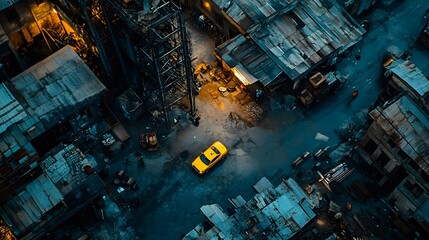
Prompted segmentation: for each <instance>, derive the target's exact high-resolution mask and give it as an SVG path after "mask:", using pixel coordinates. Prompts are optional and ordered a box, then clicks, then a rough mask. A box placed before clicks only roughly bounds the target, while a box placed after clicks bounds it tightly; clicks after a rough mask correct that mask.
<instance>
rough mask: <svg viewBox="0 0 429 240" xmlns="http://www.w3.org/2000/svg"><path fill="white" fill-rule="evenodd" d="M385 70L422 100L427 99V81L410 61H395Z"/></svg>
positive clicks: (428, 82)
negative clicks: (396, 77)
mask: <svg viewBox="0 0 429 240" xmlns="http://www.w3.org/2000/svg"><path fill="white" fill-rule="evenodd" d="M387 69H388V70H389V71H390V72H392V73H393V74H395V75H396V76H398V77H399V78H400V80H402V82H403V83H404V84H405V85H406V86H408V87H409V88H410V90H412V91H413V92H415V93H417V95H418V96H419V97H420V98H422V99H425V98H429V80H428V79H427V78H426V77H425V76H424V75H423V73H422V71H420V69H418V68H417V67H416V65H414V63H412V62H411V61H408V60H407V61H404V60H401V59H399V60H396V61H394V62H393V63H392V64H391V65H390V66H388V67H387Z"/></svg>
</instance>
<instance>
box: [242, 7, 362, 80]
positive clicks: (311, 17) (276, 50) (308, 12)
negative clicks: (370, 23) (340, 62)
mask: <svg viewBox="0 0 429 240" xmlns="http://www.w3.org/2000/svg"><path fill="white" fill-rule="evenodd" d="M328 3H329V4H328ZM248 33H249V35H250V36H251V38H252V39H253V40H254V41H255V42H256V43H257V44H258V45H259V46H260V47H261V48H262V49H263V50H264V51H265V52H266V53H267V54H268V56H270V58H271V59H272V60H273V61H274V62H275V63H276V64H277V65H278V66H279V67H280V68H281V69H282V70H283V71H284V72H285V73H286V74H287V75H288V76H289V78H291V79H292V80H296V79H299V78H300V77H302V76H303V75H304V74H305V73H306V72H308V71H309V70H310V69H311V68H312V67H314V66H315V65H317V64H318V63H320V62H321V60H323V59H325V58H326V57H327V56H329V55H330V54H332V53H333V52H335V51H337V50H338V51H339V53H341V52H342V51H344V50H346V49H347V48H349V47H351V46H353V45H354V44H355V43H356V42H358V41H359V40H360V39H361V38H362V34H363V33H364V30H363V29H362V28H361V27H360V26H359V24H357V23H356V22H355V21H354V20H352V18H351V17H350V16H349V15H348V14H347V13H346V12H345V11H344V10H343V9H342V8H341V7H340V6H339V5H338V4H336V3H335V4H334V3H332V2H330V1H329V0H326V1H323V3H322V2H320V1H318V0H315V1H314V0H303V1H301V2H300V3H298V4H297V5H296V6H295V7H294V8H293V10H291V11H288V12H285V13H284V14H281V15H278V16H277V17H275V18H274V19H273V20H271V21H269V22H267V23H265V24H261V25H256V26H253V27H252V28H251V29H250V30H249V31H248Z"/></svg>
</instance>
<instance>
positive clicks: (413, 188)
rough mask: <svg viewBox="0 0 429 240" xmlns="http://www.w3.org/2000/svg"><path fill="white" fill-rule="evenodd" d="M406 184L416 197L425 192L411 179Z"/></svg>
mask: <svg viewBox="0 0 429 240" xmlns="http://www.w3.org/2000/svg"><path fill="white" fill-rule="evenodd" d="M404 186H405V188H407V190H408V191H410V192H411V193H412V194H413V195H414V197H415V198H419V197H420V196H421V195H422V194H423V189H422V188H421V187H420V186H419V185H417V184H416V183H411V182H410V181H409V180H407V182H405V185H404Z"/></svg>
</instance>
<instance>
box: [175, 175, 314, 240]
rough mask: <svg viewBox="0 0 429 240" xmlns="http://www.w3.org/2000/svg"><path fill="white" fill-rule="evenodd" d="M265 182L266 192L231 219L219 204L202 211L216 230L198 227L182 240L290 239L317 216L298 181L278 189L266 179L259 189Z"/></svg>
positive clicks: (263, 191)
mask: <svg viewBox="0 0 429 240" xmlns="http://www.w3.org/2000/svg"><path fill="white" fill-rule="evenodd" d="M261 181H263V182H264V183H262V185H266V187H263V189H264V190H262V189H261V191H260V192H258V193H257V194H256V195H255V196H254V197H253V198H252V199H251V200H249V201H248V202H246V203H245V204H244V205H242V206H241V207H238V208H236V209H235V212H234V214H232V215H230V216H228V215H227V214H225V212H224V211H223V210H222V208H221V207H220V206H219V205H218V204H211V205H205V206H203V207H201V208H200V209H201V211H202V212H203V214H204V215H205V216H206V218H207V219H208V220H209V221H210V222H211V223H212V225H213V227H212V228H210V229H208V230H206V229H204V231H201V230H202V227H201V225H198V226H197V227H196V228H194V229H193V230H191V231H190V232H189V233H188V234H186V235H185V236H184V237H183V238H182V239H183V240H191V239H252V238H254V239H261V238H264V239H266V238H268V239H269V238H270V237H269V236H271V237H273V236H276V237H277V238H279V239H290V238H291V237H293V236H294V235H295V234H296V233H297V232H298V231H299V230H300V229H302V228H303V227H304V226H305V225H306V224H307V223H308V222H310V221H311V219H313V218H314V217H315V216H316V214H315V213H314V212H313V210H312V207H313V206H312V203H311V200H310V199H309V197H308V196H307V195H306V194H305V193H304V191H303V190H302V188H301V187H300V186H299V184H298V183H297V182H296V181H295V180H293V179H291V178H289V179H287V180H284V181H283V182H282V183H281V184H280V185H278V186H277V187H274V186H272V185H271V183H270V182H269V181H268V180H267V179H266V178H262V179H261V180H260V181H259V182H258V183H257V184H256V185H261V184H260V183H261ZM262 233H264V235H262ZM277 238H276V239H277Z"/></svg>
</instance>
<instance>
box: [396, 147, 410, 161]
mask: <svg viewBox="0 0 429 240" xmlns="http://www.w3.org/2000/svg"><path fill="white" fill-rule="evenodd" d="M398 155H399V157H401V159H402V160H405V159H407V158H408V155H407V154H406V153H405V152H404V150H402V149H399V151H398Z"/></svg>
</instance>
